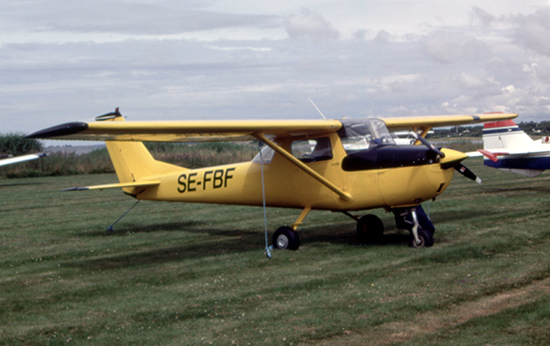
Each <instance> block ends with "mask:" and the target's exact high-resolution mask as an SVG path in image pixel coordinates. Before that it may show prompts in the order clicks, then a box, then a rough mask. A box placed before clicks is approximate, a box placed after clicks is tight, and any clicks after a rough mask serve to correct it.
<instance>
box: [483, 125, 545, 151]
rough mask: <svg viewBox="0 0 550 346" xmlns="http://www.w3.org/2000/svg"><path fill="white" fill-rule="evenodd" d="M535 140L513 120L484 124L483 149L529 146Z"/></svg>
mask: <svg viewBox="0 0 550 346" xmlns="http://www.w3.org/2000/svg"><path fill="white" fill-rule="evenodd" d="M533 142H534V141H533V140H532V139H531V138H530V137H529V136H528V135H527V134H526V133H525V132H523V130H522V129H520V128H519V126H517V125H516V123H514V122H513V121H512V120H504V121H496V122H491V123H485V124H484V126H483V149H504V148H506V149H513V148H520V147H528V146H530V145H532V144H533Z"/></svg>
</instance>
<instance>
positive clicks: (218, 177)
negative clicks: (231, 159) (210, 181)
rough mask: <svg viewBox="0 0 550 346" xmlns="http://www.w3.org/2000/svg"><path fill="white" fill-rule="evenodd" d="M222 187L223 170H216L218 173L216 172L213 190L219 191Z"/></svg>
mask: <svg viewBox="0 0 550 346" xmlns="http://www.w3.org/2000/svg"><path fill="white" fill-rule="evenodd" d="M222 186H223V169H218V170H216V172H214V186H213V188H215V189H219V188H220V187H222ZM226 187H227V186H226Z"/></svg>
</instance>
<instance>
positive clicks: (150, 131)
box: [28, 113, 517, 142]
mask: <svg viewBox="0 0 550 346" xmlns="http://www.w3.org/2000/svg"><path fill="white" fill-rule="evenodd" d="M113 114H114V113H113ZM108 115H109V114H106V115H104V116H100V117H98V120H102V118H106V116H108ZM515 117H517V114H503V113H494V114H482V115H442V116H421V117H402V118H381V119H382V120H383V121H384V122H385V123H386V125H387V127H388V129H390V131H397V130H406V129H414V130H419V129H420V130H423V131H425V132H427V131H428V130H429V129H431V128H432V127H443V126H453V125H464V124H475V123H480V122H485V121H497V120H502V119H512V118H515ZM341 128H342V122H340V121H338V120H325V119H318V120H211V121H128V122H111V121H107V122H103V121H97V122H73V123H66V124H62V125H58V126H54V127H51V128H48V129H45V130H42V131H38V132H35V133H33V134H31V135H29V136H28V138H49V139H56V138H59V139H63V140H88V141H94V140H96V141H151V142H196V141H230V140H253V139H258V138H259V136H265V137H267V138H270V139H274V138H278V137H279V138H285V137H301V136H314V135H319V134H325V133H331V132H336V131H338V130H339V129H341Z"/></svg>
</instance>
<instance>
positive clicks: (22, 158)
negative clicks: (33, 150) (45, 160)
mask: <svg viewBox="0 0 550 346" xmlns="http://www.w3.org/2000/svg"><path fill="white" fill-rule="evenodd" d="M44 156H46V154H44V153H40V154H29V155H23V156H16V157H10V158H8V159H2V160H0V166H7V165H11V164H13V163H19V162H25V161H30V160H36V159H39V158H41V157H44Z"/></svg>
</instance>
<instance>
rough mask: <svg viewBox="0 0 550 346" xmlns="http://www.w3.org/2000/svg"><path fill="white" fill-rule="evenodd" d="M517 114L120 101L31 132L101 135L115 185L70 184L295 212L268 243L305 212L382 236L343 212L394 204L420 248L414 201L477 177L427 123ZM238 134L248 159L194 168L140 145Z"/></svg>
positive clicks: (279, 244) (287, 244)
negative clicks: (345, 116)
mask: <svg viewBox="0 0 550 346" xmlns="http://www.w3.org/2000/svg"><path fill="white" fill-rule="evenodd" d="M515 117H517V114H502V113H499V114H495V113H492V114H482V115H453V116H422V117H406V118H384V119H377V118H368V119H357V120H353V119H349V120H326V119H325V120H323V119H319V120H238V121H237V120H235V121H222V120H219V121H135V122H126V121H124V118H123V117H122V115H121V114H120V112H119V110H118V108H117V109H116V111H115V112H113V113H108V114H104V115H102V116H99V117H97V118H96V122H90V123H86V122H72V123H67V124H63V125H59V126H55V127H52V128H48V129H45V130H41V131H38V132H35V133H33V134H31V135H29V136H28V137H29V138H43V139H46V138H47V139H62V140H99V141H105V142H106V145H107V149H108V151H109V154H110V156H111V160H112V162H113V166H114V168H115V171H116V173H117V176H118V180H119V183H116V184H108V185H98V186H90V187H84V188H75V189H73V190H91V189H108V188H122V190H123V191H124V193H126V194H128V195H130V196H132V197H134V198H136V199H137V200H138V201H139V200H152V201H174V202H193V203H219V204H238V205H252V206H262V205H263V206H264V207H265V206H270V207H286V208H300V209H302V212H301V214H300V216H299V217H298V219H297V220H296V221H295V222H294V223H292V224H291V225H290V226H283V227H280V228H279V229H277V230H276V231H275V233H274V235H273V238H272V239H273V246H274V247H275V248H280V249H290V250H296V249H298V247H299V245H300V241H299V237H298V233H297V232H296V229H297V228H298V226H299V225H300V224H301V223H302V222H303V221H304V219H305V217H306V216H307V215H308V213H309V212H310V211H311V210H331V211H338V212H342V213H344V214H346V215H348V216H350V217H352V218H353V219H355V220H356V221H357V231H358V233H359V235H360V236H362V237H372V238H377V237H380V236H381V235H382V233H383V232H384V225H383V224H382V221H381V220H380V219H379V218H378V217H376V216H374V215H372V214H371V215H365V216H363V217H358V216H355V215H353V214H351V213H350V212H351V211H360V210H366V209H373V208H385V209H386V210H388V211H393V212H394V214H395V219H396V222H397V225H398V227H402V228H406V229H408V230H409V231H410V233H411V236H410V238H409V245H410V246H412V247H427V246H431V245H432V244H433V235H432V232H433V230H434V228H433V225H432V224H431V222H430V221H429V220H428V219H427V218H426V217H424V215H425V214H423V212H422V209H421V207H420V203H422V202H424V201H428V200H434V199H435V198H436V197H437V196H439V195H440V194H441V193H442V192H443V191H445V189H446V188H447V187H448V186H449V183H450V182H451V179H452V177H453V173H454V170H455V169H457V170H459V171H460V172H461V173H463V174H464V175H466V176H468V177H469V178H472V179H474V180H475V179H478V178H477V177H476V176H475V174H473V173H472V172H471V171H470V170H468V169H467V168H466V167H464V166H463V165H462V164H461V161H462V160H464V159H466V158H467V155H465V154H464V153H461V152H458V151H455V150H452V149H448V148H443V149H437V148H435V147H434V146H433V145H431V144H430V143H428V142H427V141H426V140H425V139H424V138H423V137H424V136H425V135H426V134H427V133H428V131H429V130H430V129H432V128H433V127H442V126H454V125H460V124H473V123H480V122H486V121H497V120H505V119H512V118H515ZM388 129H391V130H392V131H401V130H412V132H411V133H413V134H414V135H415V136H416V137H417V139H418V141H417V144H418V145H413V146H411V145H408V146H398V145H395V142H394V140H393V139H392V136H391V135H390V132H389V130H388ZM418 133H420V135H417V134H418ZM243 140H258V141H260V142H261V143H264V144H265V146H264V147H263V148H262V149H261V150H260V151H259V153H258V155H257V156H256V157H255V158H254V159H253V160H252V161H250V162H243V163H233V164H227V165H221V166H215V167H205V168H198V169H188V168H184V167H179V166H176V165H173V164H169V163H165V162H161V161H157V160H155V159H154V158H153V157H152V156H151V154H150V153H149V151H148V150H147V149H146V148H145V146H144V145H143V143H141V142H142V141H157V142H197V141H243ZM420 144H424V145H420ZM478 180H479V179H478ZM266 232H267V231H266ZM266 248H267V246H266Z"/></svg>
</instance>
